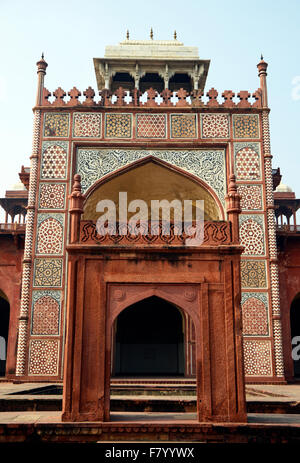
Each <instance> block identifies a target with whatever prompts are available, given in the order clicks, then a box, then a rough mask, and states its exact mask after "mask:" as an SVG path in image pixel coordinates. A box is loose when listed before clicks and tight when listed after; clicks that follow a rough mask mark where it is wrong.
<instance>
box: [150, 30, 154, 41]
mask: <svg viewBox="0 0 300 463" xmlns="http://www.w3.org/2000/svg"><path fill="white" fill-rule="evenodd" d="M150 39H151V40H153V29H152V27H151V29H150Z"/></svg>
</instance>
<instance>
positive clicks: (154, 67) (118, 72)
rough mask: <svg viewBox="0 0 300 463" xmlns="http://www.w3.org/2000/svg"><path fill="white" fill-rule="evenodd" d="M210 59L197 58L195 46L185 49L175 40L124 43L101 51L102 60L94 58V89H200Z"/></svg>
mask: <svg viewBox="0 0 300 463" xmlns="http://www.w3.org/2000/svg"><path fill="white" fill-rule="evenodd" d="M209 64H210V60H202V59H199V54H198V48H197V47H187V46H185V45H184V44H183V43H182V42H179V41H178V40H177V34H176V32H175V33H174V39H173V40H154V39H153V32H152V29H151V32H150V39H148V40H131V39H129V33H128V32H127V37H126V40H124V41H123V42H120V43H119V45H109V46H107V47H106V48H105V55H104V58H94V66H95V73H96V79H97V85H98V89H99V90H102V89H104V88H105V89H109V90H112V91H115V90H116V89H117V88H119V87H122V88H124V89H125V90H132V89H134V88H137V89H139V90H141V91H145V90H147V89H149V88H150V87H152V88H154V89H155V90H157V91H159V92H161V91H162V90H163V89H166V88H167V89H169V90H172V91H176V90H179V89H180V88H183V89H184V90H186V91H188V92H190V91H192V90H198V89H199V90H203V89H204V86H205V82H206V77H207V73H208V69H209Z"/></svg>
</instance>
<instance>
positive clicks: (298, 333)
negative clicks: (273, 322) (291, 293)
mask: <svg viewBox="0 0 300 463" xmlns="http://www.w3.org/2000/svg"><path fill="white" fill-rule="evenodd" d="M290 317H291V318H290V322H291V340H292V358H293V362H294V377H295V378H300V348H299V339H300V293H298V294H297V296H296V297H295V298H294V300H293V302H292V304H291V312H290ZM296 338H298V339H296Z"/></svg>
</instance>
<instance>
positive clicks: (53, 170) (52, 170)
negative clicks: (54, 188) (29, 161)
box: [41, 141, 68, 179]
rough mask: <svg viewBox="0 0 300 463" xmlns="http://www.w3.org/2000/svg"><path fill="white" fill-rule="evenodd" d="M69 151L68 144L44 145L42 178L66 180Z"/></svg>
mask: <svg viewBox="0 0 300 463" xmlns="http://www.w3.org/2000/svg"><path fill="white" fill-rule="evenodd" d="M67 149H68V144H67V143H66V142H59V141H56V142H44V143H43V150H42V167H41V178H49V179H52V178H66V173H67Z"/></svg>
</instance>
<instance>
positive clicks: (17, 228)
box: [0, 222, 26, 233]
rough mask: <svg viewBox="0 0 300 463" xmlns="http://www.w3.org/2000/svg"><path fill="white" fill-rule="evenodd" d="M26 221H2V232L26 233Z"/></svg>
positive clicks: (0, 228) (0, 225)
mask: <svg viewBox="0 0 300 463" xmlns="http://www.w3.org/2000/svg"><path fill="white" fill-rule="evenodd" d="M25 227H26V224H25V223H16V222H14V223H0V233H1V232H2V233H7V232H19V233H25Z"/></svg>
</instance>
